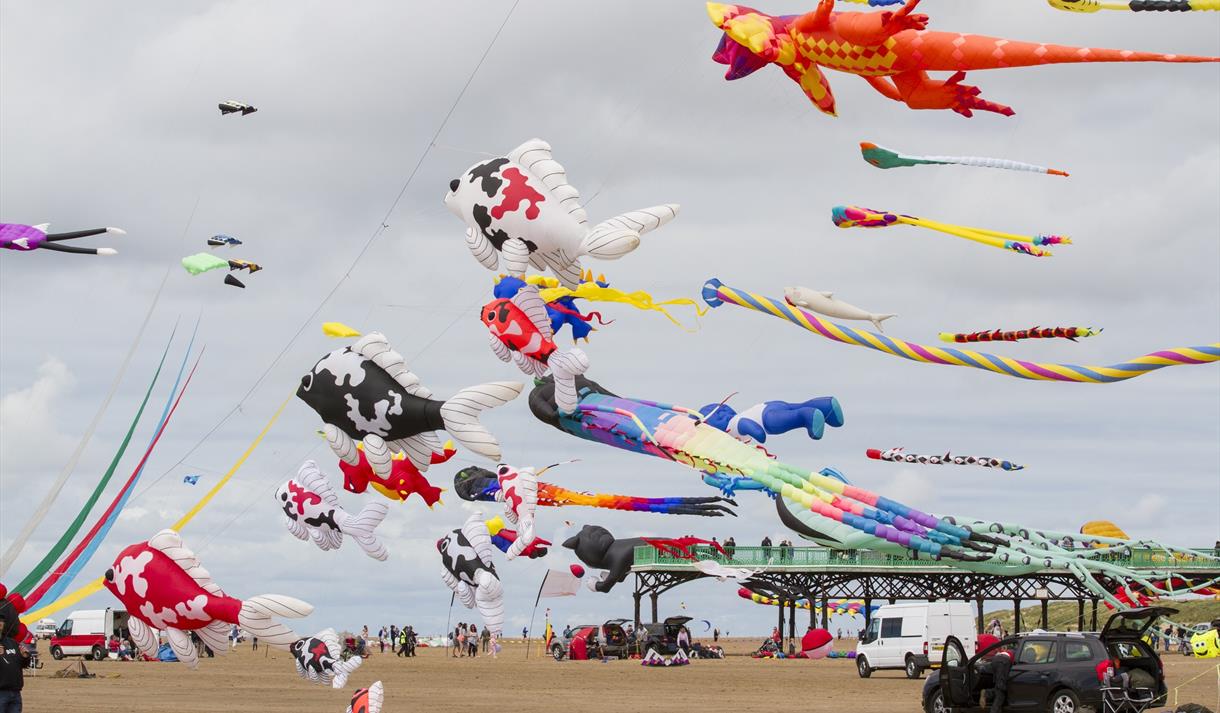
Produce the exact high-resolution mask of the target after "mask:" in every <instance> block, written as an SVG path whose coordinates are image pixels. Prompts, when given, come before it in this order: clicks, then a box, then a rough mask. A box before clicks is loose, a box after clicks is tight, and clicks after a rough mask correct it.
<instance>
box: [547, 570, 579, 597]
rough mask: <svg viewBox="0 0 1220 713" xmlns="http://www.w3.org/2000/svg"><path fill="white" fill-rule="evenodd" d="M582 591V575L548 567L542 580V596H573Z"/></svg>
mask: <svg viewBox="0 0 1220 713" xmlns="http://www.w3.org/2000/svg"><path fill="white" fill-rule="evenodd" d="M579 591H580V577H577V576H576V575H574V574H572V573H571V572H568V571H565V570H562V569H548V570H547V571H546V578H545V579H543V580H542V589H541V593H540V594H539V595H538V596H539V598H542V597H571V596H573V595H575V594H576V593H577V592H579Z"/></svg>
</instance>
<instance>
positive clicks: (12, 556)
mask: <svg viewBox="0 0 1220 713" xmlns="http://www.w3.org/2000/svg"><path fill="white" fill-rule="evenodd" d="M168 279H169V270H168V269H166V271H165V275H164V276H163V277H162V278H161V284H160V285H159V286H158V287H157V292H156V293H155V294H154V295H153V300H152V303H151V304H149V305H148V311H147V312H146V313H145V315H144V321H143V322H141V323H140V328H139V329H137V330H136V335H135V338H134V339H132V340H131V346H130V347H128V348H127V354H126V356H124V357H123V361H122V363H121V364H119V370H118V372H117V373H116V374H115V375H114V381H113V382H111V384H110V390H109V391H108V392H107V393H106V398H104V399H102V404H101V406H99V407H98V409H97V413H95V414H94V415H93V420H92V421H90V422H89V425H88V427H86V428H85V432H84V433H83V434H82V435H81V438H80V441H79V442H78V443H77V444H76V449H75V450H73V451H72V455H71V456H70V457H69V458H68V462H67V463H65V464H64V467H63V468H62V469H61V470H60V471H59V475H58V476H56V478H55V483H54V484H52V485H51V489H50V490H49V491H48V492H47V494H46V495H45V496H43V499H42V502H40V503H39V504H38V507H37V508H35V510H34V512H33V514H31V515H30V519H29V520H27V521H26V523H25V525H23V526H22V528H21V531H20V532H19V533H18V534H17V537H16V538H15V539H14V540H13V542H12V544H10V545H9V546H8V549H6V550H5V551H4V556H3V557H2V558H0V575H3V574H4V573H5V572H7V571H8V568H9V567H11V566H12V565H13V562H15V561H16V560H17V558H18V557H19V556H20V555H21V552H22V550H24V549H25V545H26V543H27V542H28V541H29V539H30V536H31V535H33V534H34V530H36V529H37V528H38V526H39V525H40V524H42V521H43V520H44V519H45V518H46V516H47V514H48V513H49V512H50V511H51V506H52V505H53V504H54V503H55V500H56V499H57V498H58V497H59V494H60V492H62V491H63V489H64V486H65V485H66V484H67V482H68V478H69V477H70V476H71V475H72V472H73V471H74V470H75V469H76V466H77V464H79V463H80V459H81V456H82V455H84V452H85V447H86V446H88V445H89V441H90V440H91V439H92V438H93V433H94V431H96V430H97V427H98V425H99V424H100V423H101V422H102V416H104V415H105V413H106V409H108V408H109V407H110V402H111V400H113V399H114V395H115V394H116V393H117V392H118V390H119V386H120V384H122V382H123V377H124V376H125V375H126V374H127V368H128V367H129V366H131V361H132V359H133V358H134V357H135V354H136V349H137V348H138V347H139V346H140V341H141V340H142V339H143V338H144V330H145V329H146V328H147V327H148V323H149V322H150V321H152V316H153V312H154V311H155V310H156V308H157V302H159V301H160V299H161V292H162V291H163V290H164V289H165V283H166V281H167V280H168Z"/></svg>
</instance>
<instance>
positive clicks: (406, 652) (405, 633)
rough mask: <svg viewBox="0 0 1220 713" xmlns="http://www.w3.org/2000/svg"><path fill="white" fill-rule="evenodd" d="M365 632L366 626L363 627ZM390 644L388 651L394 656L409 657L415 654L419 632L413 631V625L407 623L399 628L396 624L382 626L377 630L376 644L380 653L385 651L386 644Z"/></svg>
mask: <svg viewBox="0 0 1220 713" xmlns="http://www.w3.org/2000/svg"><path fill="white" fill-rule="evenodd" d="M364 630H365V631H366V632H367V631H368V627H367V626H366V627H364ZM387 643H388V644H389V645H390V651H391V652H393V653H394V655H395V656H403V657H408V658H409V657H411V656H414V655H415V647H416V646H418V645H419V634H417V633H416V632H415V627H413V626H411V625H410V624H407V625H406V626H403V627H402V628H401V629H400V628H399V627H398V625H397V624H390V625H389V626H388V627H387V626H382V627H381V629H380V630H379V631H378V632H377V644H378V646H379V647H380V648H381V653H383V654H384V653H385V647H386V644H387Z"/></svg>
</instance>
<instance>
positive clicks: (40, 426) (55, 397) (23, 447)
mask: <svg viewBox="0 0 1220 713" xmlns="http://www.w3.org/2000/svg"><path fill="white" fill-rule="evenodd" d="M75 386H76V377H75V376H73V374H72V372H71V371H69V369H68V366H67V365H66V364H64V363H63V362H62V361H60V360H59V359H57V358H55V357H47V358H46V359H45V360H44V361H43V362H42V364H40V365H39V366H38V376H37V377H36V378H35V379H34V382H33V383H32V384H30V385H29V386H27V387H25V388H23V389H18V390H17V391H12V392H9V393H7V394H5V395H4V396H3V397H2V398H0V431H3V432H4V437H3V438H0V462H3V463H4V470H5V472H6V473H14V472H26V471H29V470H32V469H34V468H37V467H42V466H47V465H50V464H55V463H60V462H62V461H63V459H64V458H65V457H66V456H65V454H66V452H67V451H68V450H69V449H70V448H72V446H73V439H72V437H71V436H69V435H67V434H64V433H62V432H61V431H60V415H61V413H62V412H63V410H64V409H65V407H66V405H67V404H68V403H69V400H68V397H69V395H70V394H71V392H72V389H73V387H75Z"/></svg>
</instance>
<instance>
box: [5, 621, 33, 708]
mask: <svg viewBox="0 0 1220 713" xmlns="http://www.w3.org/2000/svg"><path fill="white" fill-rule="evenodd" d="M7 626H8V622H6V621H5V620H4V618H3V617H0V631H4V629H5V628H6V627H7ZM29 663H30V655H29V654H28V653H27V652H26V651H25V650H24V649H22V648H21V645H20V644H18V643H17V640H16V639H13V638H10V637H8V636H3V635H0V713H21V689H22V688H23V687H24V686H25V679H24V678H23V677H22V673H21V670H22V669H24V668H25V667H26V666H28V665H29Z"/></svg>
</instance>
